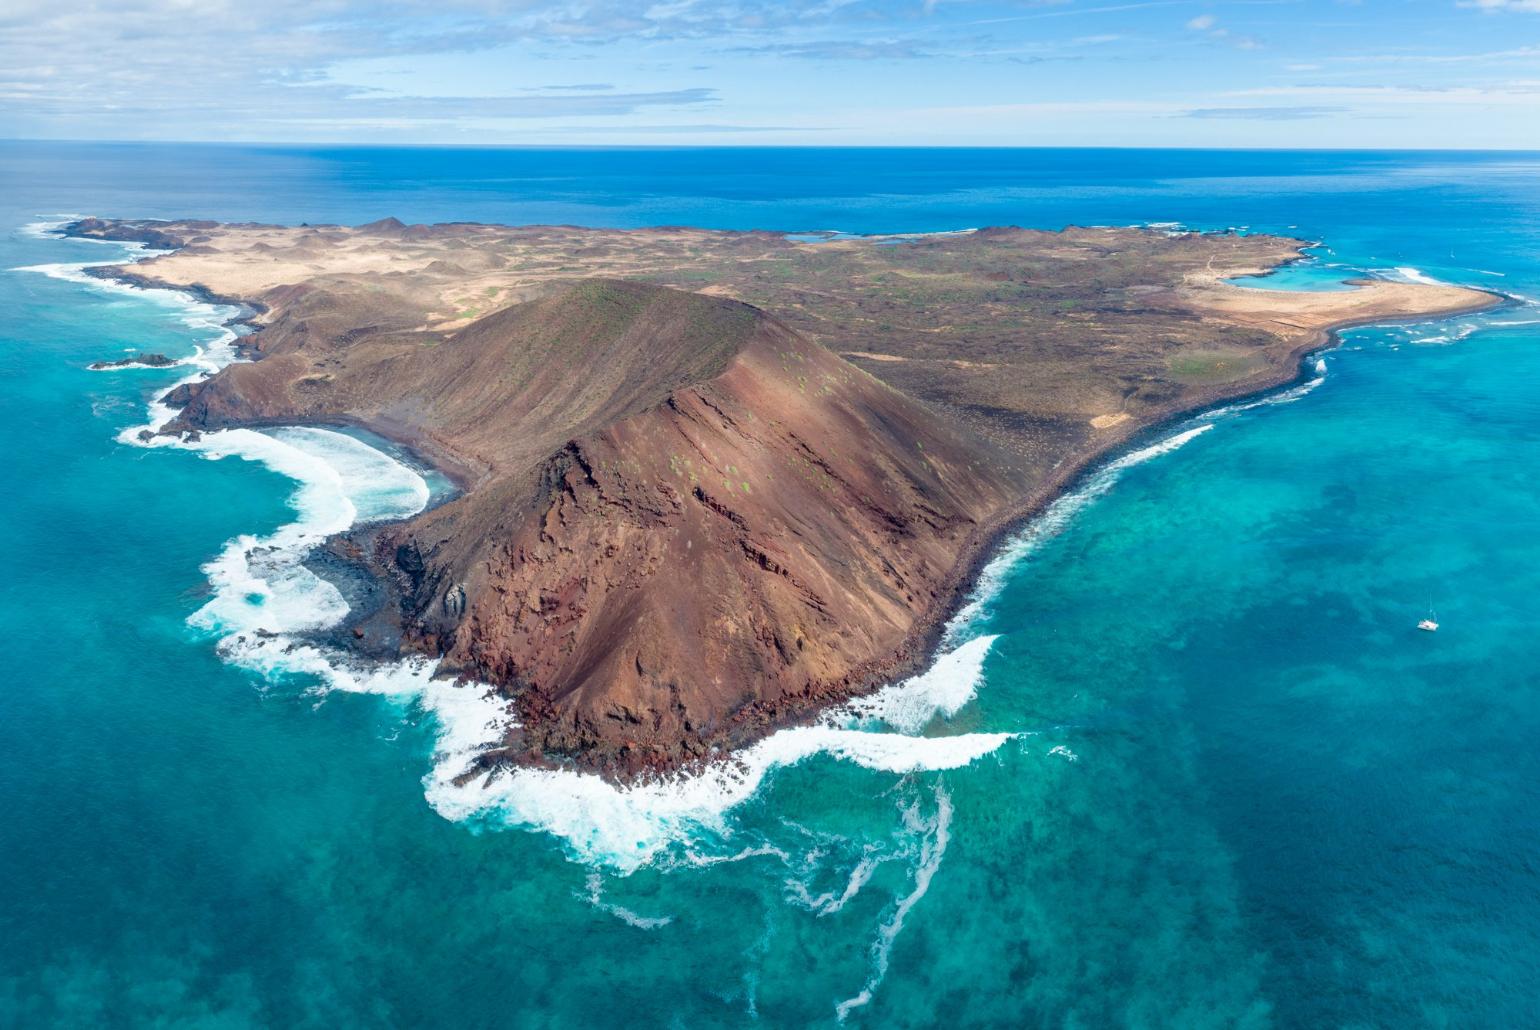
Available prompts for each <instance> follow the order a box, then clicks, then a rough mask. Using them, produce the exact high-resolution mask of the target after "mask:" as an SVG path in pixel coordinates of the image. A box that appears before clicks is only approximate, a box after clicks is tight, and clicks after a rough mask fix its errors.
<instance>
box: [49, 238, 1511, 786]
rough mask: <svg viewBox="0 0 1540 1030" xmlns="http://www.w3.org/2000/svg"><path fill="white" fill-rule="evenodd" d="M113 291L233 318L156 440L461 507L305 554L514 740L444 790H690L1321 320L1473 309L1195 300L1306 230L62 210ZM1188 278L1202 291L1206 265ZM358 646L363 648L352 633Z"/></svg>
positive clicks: (1453, 300) (851, 692) (1219, 290)
mask: <svg viewBox="0 0 1540 1030" xmlns="http://www.w3.org/2000/svg"><path fill="white" fill-rule="evenodd" d="M66 232H68V233H70V234H72V235H80V236H85V237H89V238H98V239H119V240H128V241H139V242H149V241H150V240H152V239H153V241H154V243H155V244H156V245H157V246H159V247H161V248H162V249H164V250H166V251H168V252H167V253H164V254H161V255H159V256H155V257H151V258H148V259H146V260H144V261H141V262H139V263H137V264H136V265H134V267H133V269H132V271H128V270H126V269H125V270H121V271H120V270H116V269H103V270H102V271H101V273H100V274H106V275H115V274H126V275H131V276H133V277H134V279H135V280H136V281H138V282H141V283H144V284H147V285H156V286H166V287H172V288H183V289H188V288H196V289H198V290H201V291H203V292H204V293H205V294H211V295H216V296H219V297H224V298H235V299H239V300H240V301H242V302H243V303H245V304H247V305H248V306H249V307H250V308H252V309H253V310H256V311H258V312H259V314H258V315H257V316H256V317H255V318H254V319H253V320H252V323H253V325H254V326H255V327H256V328H257V330H258V331H257V332H256V333H254V334H253V335H251V336H249V337H247V338H245V340H243V341H242V342H243V344H244V346H245V349H246V351H247V353H248V354H249V355H250V356H251V357H252V358H253V359H254V360H252V361H250V362H246V363H239V364H233V365H230V366H228V367H226V368H224V369H222V370H220V371H218V372H217V373H215V374H214V375H213V376H211V377H209V378H207V379H203V380H200V381H195V382H189V383H186V384H184V385H183V386H181V387H179V388H177V389H176V390H175V391H173V392H172V394H171V395H169V396H168V397H167V398H166V403H167V404H168V405H169V406H171V407H173V408H177V409H180V412H179V414H177V415H175V416H174V417H172V418H170V419H169V421H168V422H167V423H166V424H165V425H164V426H162V427H160V430H161V431H162V432H166V433H172V434H182V433H188V432H193V431H197V432H209V431H215V430H220V429H227V428H235V427H257V426H277V425H294V424H315V425H338V424H352V425H358V426H362V427H364V428H366V429H369V430H371V431H373V432H376V433H378V434H380V435H381V436H384V437H386V438H388V439H392V440H395V441H397V442H399V443H401V444H403V445H404V446H406V447H407V448H409V449H410V450H412V451H413V452H415V453H417V454H420V455H423V456H424V457H425V458H427V459H428V460H430V461H432V462H433V463H434V464H435V465H437V466H438V467H440V468H442V469H443V470H444V471H446V472H447V473H449V474H451V475H452V476H453V477H454V478H455V479H456V480H457V481H458V482H459V483H460V484H461V485H462V486H463V487H464V491H463V492H462V493H461V495H460V496H458V497H456V498H454V499H453V500H451V501H449V502H448V503H446V504H444V505H441V506H438V507H435V508H433V509H431V510H428V511H426V512H423V513H421V514H419V515H416V516H414V517H412V518H410V519H407V520H404V521H396V522H389V523H385V524H382V525H378V526H374V527H371V528H368V529H366V530H359V531H354V532H351V533H348V534H345V535H344V536H343V537H342V538H340V539H338V540H335V541H334V542H333V544H332V550H333V551H334V552H335V553H338V554H343V555H346V556H347V557H348V558H349V559H350V560H352V561H355V562H356V563H357V564H358V565H359V566H360V567H362V568H365V569H367V570H368V571H369V573H370V575H372V576H374V577H376V578H377V579H378V581H379V582H380V583H381V584H383V585H384V586H385V588H386V590H387V591H388V592H389V595H390V598H391V600H390V603H387V604H384V605H382V606H380V608H379V610H378V611H376V612H375V613H373V615H372V616H371V617H370V620H369V621H368V623H367V624H364V625H353V626H349V627H348V630H349V633H350V634H351V633H352V631H353V630H357V632H358V633H359V634H361V635H362V636H363V637H365V638H367V639H372V640H375V641H379V640H384V639H388V640H389V641H390V642H391V646H392V647H394V648H396V649H398V650H399V652H400V653H402V654H422V655H426V656H430V657H432V658H434V659H436V660H437V662H438V665H437V672H438V674H439V675H440V676H448V677H463V678H466V679H471V680H475V681H477V682H481V683H489V684H492V685H493V686H495V687H496V688H498V689H499V690H500V691H502V692H503V694H504V696H506V698H507V699H508V701H509V703H510V704H511V706H512V709H513V711H514V712H515V713H516V715H517V719H516V723H517V725H514V726H511V727H510V729H509V730H508V731H507V733H506V734H505V735H504V737H503V739H502V740H501V742H500V743H499V745H498V746H495V747H491V748H488V749H486V750H484V751H481V752H478V754H477V755H476V756H475V758H474V764H475V766H476V768H478V769H483V770H491V769H495V768H498V767H501V766H503V765H508V764H514V765H545V766H550V765H570V766H575V767H576V768H579V769H589V770H594V771H598V772H601V773H603V774H605V775H607V776H610V777H612V778H614V779H617V780H627V779H632V778H634V777H636V776H637V775H639V774H645V773H648V772H658V771H665V770H672V769H676V768H680V767H682V766H688V765H691V764H693V763H697V762H699V761H701V760H704V759H706V758H709V757H710V756H712V755H716V754H721V753H723V752H725V751H730V750H733V749H736V748H742V747H745V746H747V745H749V744H752V743H753V742H754V741H757V740H760V739H762V738H764V737H765V736H766V735H767V734H769V733H770V732H772V731H773V730H775V729H777V728H779V727H783V726H787V725H792V724H797V723H801V722H805V721H806V720H807V719H809V718H811V717H812V716H813V715H814V714H816V713H817V712H819V711H821V710H823V709H826V708H828V707H830V706H832V705H836V704H838V703H840V702H843V701H847V700H849V699H851V698H855V697H858V696H860V695H863V694H865V693H867V692H868V691H870V690H872V689H874V688H876V687H878V686H880V685H881V684H884V683H889V682H892V681H893V680H895V679H897V678H899V677H902V676H904V675H907V674H909V673H912V672H914V671H915V670H916V669H918V668H919V667H920V666H922V665H923V664H924V663H925V661H926V660H927V659H928V657H929V656H930V655H931V654H932V652H933V650H934V646H935V644H936V642H937V640H938V639H939V635H940V633H941V629H942V627H943V626H944V624H945V621H946V619H947V618H948V617H949V616H950V615H951V614H952V613H953V612H954V611H955V610H956V608H957V607H958V605H959V603H960V601H961V599H962V597H964V596H965V595H966V593H967V591H968V588H969V584H970V583H971V582H972V579H973V577H974V575H975V574H976V572H977V569H978V568H979V566H980V564H981V563H982V562H983V561H984V560H986V559H987V558H988V556H989V554H990V553H991V552H992V551H993V549H994V548H995V547H996V545H997V543H998V541H999V539H1000V537H1001V535H1002V534H1003V533H1006V532H1008V531H1010V530H1011V529H1012V528H1014V527H1016V526H1018V525H1020V524H1021V523H1022V521H1023V520H1025V519H1027V518H1029V517H1030V516H1031V515H1032V514H1033V513H1035V512H1038V511H1041V510H1042V508H1043V507H1044V506H1045V505H1046V504H1047V503H1048V502H1049V501H1051V500H1052V499H1053V498H1054V497H1055V496H1057V495H1058V494H1060V493H1061V492H1062V491H1063V490H1064V489H1066V488H1067V486H1068V485H1069V484H1070V483H1072V482H1073V481H1074V480H1075V479H1076V478H1077V477H1078V476H1079V475H1080V474H1082V473H1083V471H1084V470H1085V469H1086V468H1087V467H1088V466H1090V465H1091V464H1092V463H1094V462H1096V461H1097V460H1099V459H1100V458H1103V457H1105V456H1106V455H1107V454H1108V453H1109V452H1111V451H1114V450H1116V449H1118V448H1119V447H1122V446H1124V445H1125V444H1127V443H1128V441H1130V440H1131V439H1132V438H1134V436H1135V435H1136V434H1139V433H1141V432H1144V431H1147V430H1148V429H1149V428H1150V427H1151V426H1154V425H1157V424H1159V423H1162V422H1164V421H1167V420H1169V419H1171V418H1173V417H1174V416H1176V415H1179V414H1181V413H1184V412H1190V411H1193V410H1195V409H1201V408H1203V407H1206V406H1210V405H1212V404H1215V403H1219V402H1222V401H1226V400H1232V399H1235V398H1237V397H1241V396H1245V395H1248V394H1253V393H1257V392H1260V391H1265V390H1269V389H1272V388H1275V387H1277V386H1279V385H1281V384H1284V383H1287V382H1290V381H1292V380H1294V379H1295V378H1296V377H1297V376H1298V374H1299V369H1300V360H1301V358H1302V356H1303V355H1304V354H1306V353H1308V352H1310V351H1313V350H1317V349H1320V348H1321V347H1323V346H1325V345H1326V344H1327V343H1328V342H1329V340H1330V337H1331V334H1332V333H1333V332H1334V331H1336V330H1337V329H1339V328H1341V327H1344V326H1348V325H1356V324H1366V323H1372V322H1385V321H1397V320H1408V319H1425V318H1436V317H1444V316H1449V315H1455V314H1462V313H1467V312H1473V311H1477V310H1481V309H1483V308H1486V307H1490V306H1493V305H1495V304H1498V303H1502V301H1503V298H1501V297H1499V296H1496V295H1493V294H1490V293H1484V292H1481V291H1476V290H1469V289H1465V288H1462V287H1455V286H1445V285H1434V284H1422V283H1402V282H1390V281H1386V280H1378V279H1375V280H1363V281H1357V282H1355V288H1354V289H1351V290H1343V291H1332V292H1323V293H1293V292H1284V291H1268V290H1255V289H1245V288H1241V287H1237V286H1233V285H1230V284H1228V283H1227V282H1225V281H1224V280H1225V279H1228V278H1230V277H1233V276H1240V275H1249V274H1258V273H1261V272H1266V271H1268V270H1270V269H1272V268H1275V267H1277V266H1279V265H1281V264H1283V263H1286V262H1288V261H1292V260H1297V259H1298V258H1299V257H1300V255H1301V252H1302V250H1303V248H1304V247H1305V246H1307V245H1308V244H1307V242H1306V241H1302V240H1293V239H1286V238H1282V237H1272V236H1251V235H1246V236H1241V235H1237V234H1231V233H1221V234H1202V233H1187V234H1171V233H1167V232H1154V231H1149V230H1140V229H1076V228H1072V229H1067V230H1064V231H1062V232H1056V233H1053V232H1038V231H1033V230H1022V229H1015V228H998V229H984V230H978V231H976V232H972V233H967V234H952V235H946V236H936V237H903V238H901V239H900V238H855V239H846V238H841V239H836V240H831V241H828V242H822V243H816V244H809V243H799V242H795V241H793V240H790V239H787V238H786V237H785V236H783V235H780V234H773V233H763V232H747V233H734V232H714V231H708V230H699V229H679V228H670V229H655V230H641V231H611V230H588V229H576V228H572V227H538V226H537V227H527V226H526V227H504V226H487V225H474V224H449V225H438V226H406V225H403V224H401V223H399V222H396V221H394V220H385V221H382V222H377V223H371V224H370V225H366V226H360V227H356V228H346V227H331V226H305V227H299V228H285V227H277V226H254V225H229V226H226V225H217V224H214V223H208V222H156V223H146V222H124V221H101V220H95V219H90V220H85V221H82V222H77V223H74V224H73V225H71V226H69V227H68V228H67V229H66ZM1216 269H1217V270H1218V271H1216ZM387 630H388V632H387Z"/></svg>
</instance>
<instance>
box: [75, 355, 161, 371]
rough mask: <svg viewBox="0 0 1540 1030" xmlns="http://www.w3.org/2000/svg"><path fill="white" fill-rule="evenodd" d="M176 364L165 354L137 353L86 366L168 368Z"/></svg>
mask: <svg viewBox="0 0 1540 1030" xmlns="http://www.w3.org/2000/svg"><path fill="white" fill-rule="evenodd" d="M175 364H176V362H175V361H172V360H171V359H170V358H168V357H166V356H165V355H164V354H135V355H133V356H132V357H127V358H119V359H118V360H117V361H93V362H91V364H90V365H88V366H86V367H88V368H91V369H94V370H96V371H101V370H102V369H106V368H166V367H167V366H169V365H175Z"/></svg>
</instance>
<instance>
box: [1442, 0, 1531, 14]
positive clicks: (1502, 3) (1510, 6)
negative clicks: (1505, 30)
mask: <svg viewBox="0 0 1540 1030" xmlns="http://www.w3.org/2000/svg"><path fill="white" fill-rule="evenodd" d="M1460 6H1461V7H1475V8H1478V9H1480V10H1483V11H1492V12H1496V11H1531V12H1540V0H1460Z"/></svg>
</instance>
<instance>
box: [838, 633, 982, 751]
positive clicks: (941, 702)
mask: <svg viewBox="0 0 1540 1030" xmlns="http://www.w3.org/2000/svg"><path fill="white" fill-rule="evenodd" d="M998 639H999V636H998V635H996V636H984V637H977V638H975V639H973V640H970V641H968V642H967V643H965V644H963V645H962V646H960V647H958V648H957V649H956V650H953V651H950V652H947V653H946V654H943V655H941V656H940V657H938V658H937V659H936V660H935V661H934V662H932V663H931V666H930V668H928V669H926V670H925V671H924V672H922V673H920V674H919V675H917V676H912V677H910V678H909V679H906V680H903V681H901V682H899V683H894V684H891V685H890V686H886V687H883V688H882V689H881V690H879V691H877V692H876V693H875V694H871V695H869V696H867V697H861V698H856V699H855V700H853V701H850V702H848V703H846V704H845V705H843V706H842V707H841V708H839V709H836V710H835V711H834V712H831V713H829V714H828V715H826V716H825V720H826V721H827V720H830V719H834V720H843V719H846V718H855V719H872V720H876V721H878V722H882V723H886V724H887V725H888V726H891V727H892V728H893V729H896V730H898V731H900V732H902V733H919V732H920V731H921V730H923V729H924V728H925V726H926V725H927V724H928V723H930V722H931V721H932V720H933V719H935V718H936V717H937V716H943V717H945V718H951V717H952V716H954V715H956V714H957V713H958V711H959V710H961V708H962V707H963V705H965V704H967V703H968V702H969V701H971V700H973V698H974V697H975V696H976V695H977V694H978V688H979V686H980V684H981V683H982V682H983V677H984V659H985V658H987V657H988V656H989V650H990V648H991V647H992V646H993V645H994V642H995V641H996V640H998Z"/></svg>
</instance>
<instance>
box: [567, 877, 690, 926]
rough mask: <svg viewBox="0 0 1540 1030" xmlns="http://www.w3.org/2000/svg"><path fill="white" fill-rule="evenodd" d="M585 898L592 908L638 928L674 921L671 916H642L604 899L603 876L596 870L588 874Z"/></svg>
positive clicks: (664, 924) (663, 924) (665, 924)
mask: <svg viewBox="0 0 1540 1030" xmlns="http://www.w3.org/2000/svg"><path fill="white" fill-rule="evenodd" d="M586 900H587V901H588V903H589V904H590V905H592V906H593V907H594V908H597V909H598V910H599V911H601V912H608V913H609V914H610V915H612V916H614V917H615V918H616V919H619V920H620V921H621V922H623V923H626V924H627V925H630V926H634V927H636V928H637V929H639V930H656V929H658V928H659V927H663V926H667V925H668V924H669V923H672V922H673V921H674V917H673V916H644V915H638V914H637V913H635V912H633V911H631V910H630V909H629V908H626V907H624V906H622V905H616V904H614V903H613V902H609V901H605V900H604V877H603V876H602V875H601V874H600V873H597V872H593V873H589V874H588V894H587V896H586Z"/></svg>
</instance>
